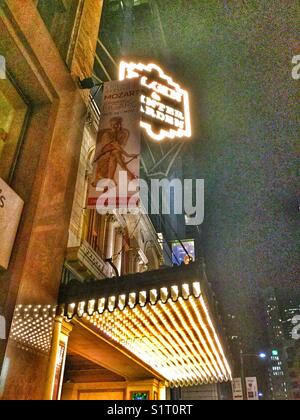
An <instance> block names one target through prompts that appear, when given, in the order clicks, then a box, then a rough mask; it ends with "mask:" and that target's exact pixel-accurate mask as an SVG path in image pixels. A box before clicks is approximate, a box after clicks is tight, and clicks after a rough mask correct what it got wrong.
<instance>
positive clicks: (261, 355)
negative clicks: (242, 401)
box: [240, 349, 267, 398]
mask: <svg viewBox="0 0 300 420" xmlns="http://www.w3.org/2000/svg"><path fill="white" fill-rule="evenodd" d="M244 357H257V358H258V359H266V357H267V355H266V353H263V352H261V353H259V354H246V353H243V350H242V349H240V359H241V379H242V390H243V396H245V398H247V392H246V386H245V384H246V379H245V372H244Z"/></svg>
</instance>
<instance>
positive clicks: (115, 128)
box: [87, 79, 141, 213]
mask: <svg viewBox="0 0 300 420" xmlns="http://www.w3.org/2000/svg"><path fill="white" fill-rule="evenodd" d="M140 106H141V104H140V81H139V80H137V79H134V80H125V81H113V82H108V83H105V84H104V91H103V99H102V106H101V119H100V124H99V131H98V136H97V143H96V150H95V156H94V160H93V174H92V176H91V178H90V183H89V191H88V202H87V206H88V208H94V209H95V208H97V211H98V212H99V213H102V212H105V211H106V210H109V209H110V210H112V209H122V208H124V209H126V207H130V206H134V204H133V203H134V202H135V203H137V201H138V193H137V187H136V185H137V182H138V179H139V176H140V154H141V134H140Z"/></svg>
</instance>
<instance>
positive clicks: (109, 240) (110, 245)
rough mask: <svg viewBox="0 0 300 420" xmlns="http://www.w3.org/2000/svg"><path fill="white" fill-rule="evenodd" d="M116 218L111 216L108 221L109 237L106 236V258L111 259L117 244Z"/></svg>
mask: <svg viewBox="0 0 300 420" xmlns="http://www.w3.org/2000/svg"><path fill="white" fill-rule="evenodd" d="M115 223H116V222H115V219H114V217H112V216H111V217H109V219H108V221H107V237H106V252H105V257H106V259H111V258H112V256H113V253H114V245H115Z"/></svg>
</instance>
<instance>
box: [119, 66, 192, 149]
mask: <svg viewBox="0 0 300 420" xmlns="http://www.w3.org/2000/svg"><path fill="white" fill-rule="evenodd" d="M138 77H139V78H140V79H141V87H142V95H141V113H142V118H141V127H142V128H144V129H145V130H146V132H147V134H148V135H149V136H150V137H151V138H152V139H154V140H157V141H162V140H164V139H175V138H185V137H191V135H192V132H191V118H190V106H189V95H188V92H187V91H186V90H184V89H182V88H181V87H180V86H179V85H178V84H177V83H175V82H174V81H173V79H172V78H171V77H169V76H167V75H166V74H165V73H164V72H163V70H162V69H161V68H160V67H159V66H157V65H156V64H147V65H146V64H142V63H139V64H136V63H126V62H125V61H122V62H121V63H120V74H119V79H120V80H125V79H134V78H138Z"/></svg>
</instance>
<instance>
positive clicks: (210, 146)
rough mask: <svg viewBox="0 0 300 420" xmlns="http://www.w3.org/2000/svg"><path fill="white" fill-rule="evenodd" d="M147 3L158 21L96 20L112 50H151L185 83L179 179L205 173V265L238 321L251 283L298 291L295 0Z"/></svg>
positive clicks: (143, 54) (251, 308) (247, 306)
mask: <svg viewBox="0 0 300 420" xmlns="http://www.w3.org/2000/svg"><path fill="white" fill-rule="evenodd" d="M154 3H155V2H154ZM156 4H157V5H158V10H159V12H160V13H159V14H160V21H159V18H158V17H157V19H155V20H154V21H153V19H152V18H151V19H150V18H149V17H148V16H147V15H145V14H143V13H141V15H140V16H135V20H134V19H133V17H132V15H128V14H127V18H126V19H127V25H125V27H122V25H121V24H120V25H118V24H116V21H115V23H113V22H112V20H111V19H108V20H106V22H105V26H104V29H103V31H104V32H103V34H102V36H103V39H104V40H106V42H107V43H109V42H110V41H109V40H111V39H112V37H113V36H117V37H118V38H119V41H120V45H121V46H122V50H121V51H122V52H121V55H123V56H126V55H128V54H129V55H131V56H133V57H140V58H145V59H150V58H154V59H155V60H156V61H157V60H159V61H160V64H161V65H162V67H165V68H166V69H168V70H170V71H171V72H172V73H173V74H174V75H175V76H176V78H177V79H178V80H180V81H181V83H182V84H184V85H185V86H186V87H187V88H188V89H189V90H190V92H191V100H192V119H193V132H194V135H193V139H192V142H191V143H190V145H189V147H187V148H186V149H185V151H184V156H183V162H185V177H186V178H190V177H195V178H204V179H205V183H206V189H205V194H206V201H205V205H206V214H205V222H204V225H203V226H202V228H203V241H204V252H205V255H206V262H207V267H208V272H209V276H210V278H211V280H212V281H213V283H214V285H215V287H216V289H217V291H218V293H219V295H221V296H224V302H223V304H224V305H225V307H226V308H234V309H237V308H239V310H240V309H241V308H242V309H243V311H244V312H245V313H247V312H248V313H251V316H250V317H249V319H248V320H249V322H250V319H252V317H254V318H255V316H256V315H257V314H256V309H255V303H256V302H257V299H258V289H259V287H264V286H267V285H273V286H274V287H276V288H277V289H278V293H279V294H280V295H284V294H286V295H287V296H295V295H296V294H297V293H299V292H300V275H299V272H300V270H299V249H300V246H299V245H300V244H299V215H300V213H299V211H298V209H297V199H298V198H300V194H299V177H298V174H297V171H298V168H299V161H298V164H297V159H296V156H297V155H296V142H297V140H298V139H299V136H297V135H298V126H299V119H298V115H299V107H298V106H297V105H298V97H297V93H298V91H299V83H300V82H299V81H295V80H293V79H292V76H291V71H292V67H293V66H292V57H293V55H296V54H300V45H299V43H297V41H296V40H297V39H299V31H298V17H299V6H298V1H293V0H259V1H254V0H249V1H242V0H236V1H225V0H224V1H214V0H209V1H207V0H205V1H202V0H161V1H156ZM156 11H157V9H154V16H156ZM160 23H161V25H162V27H163V31H164V39H163V37H162V38H161V33H159V25H160ZM159 39H160V41H159ZM111 48H112V49H113V48H114V47H113V44H111ZM113 53H115V54H120V52H119V51H117V49H116V50H115V51H113ZM115 57H116V56H115ZM116 58H119V57H116ZM297 137H298V138H297ZM298 152H299V143H298Z"/></svg>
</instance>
